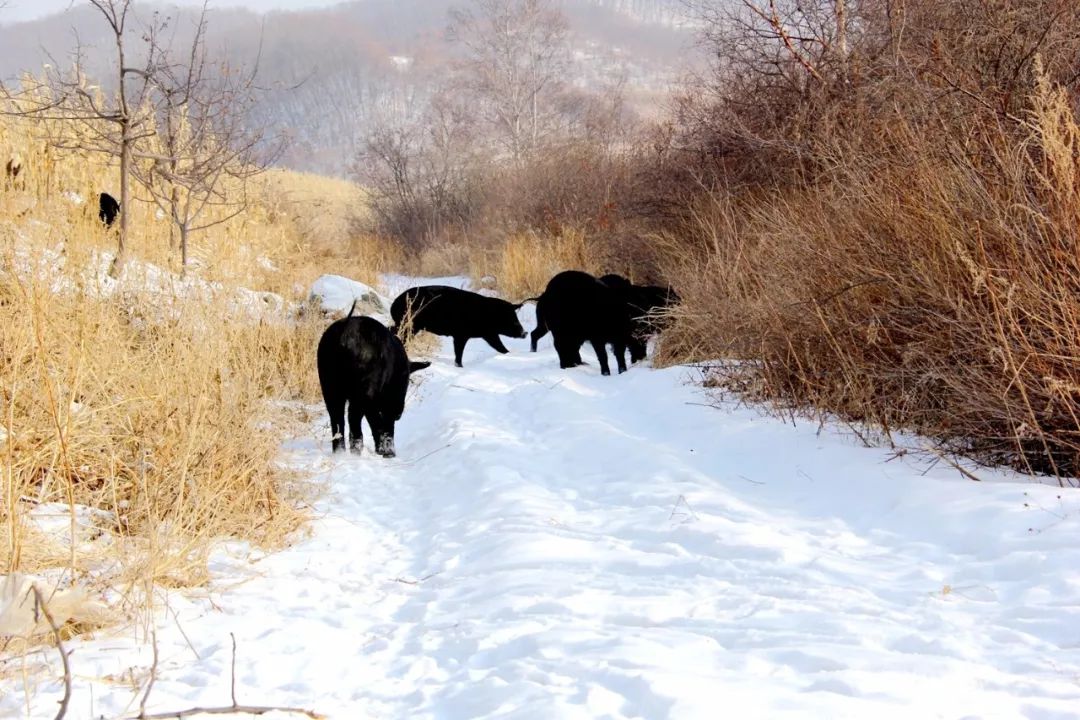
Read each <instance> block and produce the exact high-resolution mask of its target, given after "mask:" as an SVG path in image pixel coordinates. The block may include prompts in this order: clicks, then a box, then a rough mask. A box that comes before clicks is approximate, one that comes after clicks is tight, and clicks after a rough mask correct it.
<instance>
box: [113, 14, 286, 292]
mask: <svg viewBox="0 0 1080 720" xmlns="http://www.w3.org/2000/svg"><path fill="white" fill-rule="evenodd" d="M206 13H207V4H206V3H205V2H204V3H203V7H202V12H201V13H200V14H199V18H198V21H197V24H196V28H195V34H194V38H193V39H192V41H191V45H190V46H189V47H188V48H187V50H186V52H185V55H186V57H185V58H183V60H181V61H179V62H174V61H173V60H172V58H171V56H170V51H169V49H167V48H163V47H154V48H153V49H152V54H154V55H155V56H156V57H158V58H159V60H160V61H159V62H158V63H157V64H156V65H155V66H154V67H153V69H152V72H151V74H150V75H149V78H148V80H149V84H150V94H149V102H150V104H151V106H152V108H153V114H154V118H155V121H156V127H157V138H156V142H155V143H152V145H153V146H154V147H147V148H139V149H136V151H135V159H136V162H135V163H133V164H132V172H133V174H134V175H135V177H136V178H137V179H138V180H139V181H140V182H141V184H142V185H143V186H144V187H145V188H146V189H147V190H148V191H149V193H150V196H151V198H152V199H153V201H154V202H155V204H157V206H158V207H159V208H160V209H161V210H162V211H163V212H165V213H166V214H167V215H168V217H169V219H170V221H171V222H172V224H173V227H174V229H175V230H176V231H177V232H178V233H179V236H180V238H179V240H180V241H179V250H180V265H181V272H182V273H186V271H187V267H188V261H189V249H190V244H189V238H190V235H191V233H193V232H199V231H202V230H206V229H208V228H210V227H213V226H215V225H219V224H221V223H224V222H227V221H228V220H230V219H232V218H234V217H236V216H237V215H239V214H240V213H242V212H244V210H246V209H247V207H248V204H249V197H248V185H249V183H248V181H249V180H250V179H251V178H252V177H254V176H255V175H257V174H259V173H261V172H263V171H264V170H265V168H266V166H267V163H268V162H269V159H270V157H271V156H272V154H273V151H272V148H271V149H270V150H268V151H267V152H261V149H262V148H263V146H264V142H265V141H267V140H268V139H267V138H266V132H265V130H264V129H263V128H261V127H252V126H251V125H250V124H249V121H250V115H251V113H250V110H251V106H252V105H253V104H254V102H255V100H256V95H257V88H256V86H255V76H256V72H257V68H258V64H257V63H256V64H255V66H254V67H253V68H252V69H251V70H248V71H241V70H238V69H236V68H233V67H232V66H230V65H229V64H228V63H227V62H226V61H221V62H216V63H212V62H210V61H209V60H208V55H207V49H206V29H207V18H206Z"/></svg>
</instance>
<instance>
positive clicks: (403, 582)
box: [394, 572, 439, 585]
mask: <svg viewBox="0 0 1080 720" xmlns="http://www.w3.org/2000/svg"><path fill="white" fill-rule="evenodd" d="M438 574H439V573H437V572H433V573H431V574H430V575H425V576H424V577H422V578H419V579H418V580H406V579H405V578H400V577H396V578H394V582H399V583H402V584H404V585H419V584H420V583H422V582H424V581H425V580H430V579H431V578H433V577H435V576H436V575H438Z"/></svg>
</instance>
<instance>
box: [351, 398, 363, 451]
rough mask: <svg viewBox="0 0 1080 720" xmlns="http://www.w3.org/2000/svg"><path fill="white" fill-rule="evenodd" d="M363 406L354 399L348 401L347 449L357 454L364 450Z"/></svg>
mask: <svg viewBox="0 0 1080 720" xmlns="http://www.w3.org/2000/svg"><path fill="white" fill-rule="evenodd" d="M363 421H364V406H363V405H362V404H361V403H359V402H357V401H356V400H350V401H349V451H350V452H352V453H355V454H356V455H359V454H360V453H362V452H363V450H364V427H363V425H362V423H363Z"/></svg>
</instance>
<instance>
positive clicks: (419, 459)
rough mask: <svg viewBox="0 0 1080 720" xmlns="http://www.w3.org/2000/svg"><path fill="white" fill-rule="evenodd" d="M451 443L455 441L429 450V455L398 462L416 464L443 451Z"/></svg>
mask: <svg viewBox="0 0 1080 720" xmlns="http://www.w3.org/2000/svg"><path fill="white" fill-rule="evenodd" d="M451 445H453V443H446V444H445V445H443V446H442V447H440V448H435V449H434V450H432V451H431V452H429V453H428V454H427V455H421V456H420V457H418V458H416V459H415V460H406V461H405V462H402V463H398V464H399V465H415V464H416V463H418V462H420V461H421V460H424V459H426V458H429V457H431V456H432V455H434V454H435V453H437V452H442V451H443V450H445V449H446V448H448V447H450V446H451Z"/></svg>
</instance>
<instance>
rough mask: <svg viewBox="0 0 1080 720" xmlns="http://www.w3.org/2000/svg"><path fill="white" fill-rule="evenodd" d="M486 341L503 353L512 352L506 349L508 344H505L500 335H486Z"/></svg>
mask: <svg viewBox="0 0 1080 720" xmlns="http://www.w3.org/2000/svg"><path fill="white" fill-rule="evenodd" d="M484 342H486V343H487V344H488V345H490V346H491V347H493V348H495V349H496V350H498V351H499V352H501V353H502V354H503V355H505V354H506V353H508V352H510V351H509V350H507V349H506V346H505V345H503V343H502V340H500V339H499V336H498V335H485V336H484Z"/></svg>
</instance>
